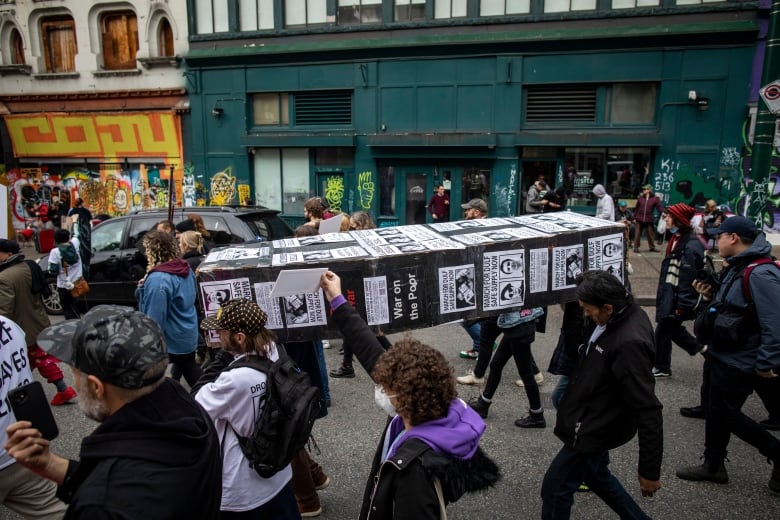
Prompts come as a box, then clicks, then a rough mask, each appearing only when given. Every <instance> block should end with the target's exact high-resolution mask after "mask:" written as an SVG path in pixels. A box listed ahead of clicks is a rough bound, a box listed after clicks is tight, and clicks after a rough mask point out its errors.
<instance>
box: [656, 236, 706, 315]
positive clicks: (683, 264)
mask: <svg viewBox="0 0 780 520" xmlns="http://www.w3.org/2000/svg"><path fill="white" fill-rule="evenodd" d="M675 239H676V240H677V244H676V245H675V246H674V249H673V250H672V251H670V252H669V253H667V255H666V257H664V259H663V261H662V262H661V273H660V275H659V278H658V291H657V293H656V297H655V300H656V307H655V321H656V322H661V321H663V320H666V319H669V318H672V319H691V318H693V313H694V309H695V308H696V305H697V304H698V303H699V293H698V292H696V289H694V288H693V281H694V279H695V278H696V273H698V272H699V271H700V270H701V269H702V268H703V267H704V246H703V245H702V244H701V242H700V241H699V239H698V238H696V236H694V234H693V233H683V234H681V235H679V237H675V238H673V239H672V240H675Z"/></svg>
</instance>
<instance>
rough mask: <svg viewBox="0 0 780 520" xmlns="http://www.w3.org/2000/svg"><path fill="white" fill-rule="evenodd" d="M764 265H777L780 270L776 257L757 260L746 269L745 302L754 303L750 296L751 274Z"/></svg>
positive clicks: (763, 257)
mask: <svg viewBox="0 0 780 520" xmlns="http://www.w3.org/2000/svg"><path fill="white" fill-rule="evenodd" d="M763 264H775V267H777V268H778V269H780V260H776V259H775V258H774V257H769V256H762V257H761V258H757V259H755V260H754V261H752V262H750V263H749V264H748V265H747V267H745V271H744V272H743V273H742V294H743V295H744V296H745V300H747V302H748V303H751V302H752V301H753V297H752V296H751V295H750V273H752V272H753V269H755V268H756V267H758V266H759V265H763Z"/></svg>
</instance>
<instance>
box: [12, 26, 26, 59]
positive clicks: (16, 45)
mask: <svg viewBox="0 0 780 520" xmlns="http://www.w3.org/2000/svg"><path fill="white" fill-rule="evenodd" d="M11 64H12V65H24V41H23V40H22V35H21V33H20V32H19V30H18V29H14V30H12V31H11Z"/></svg>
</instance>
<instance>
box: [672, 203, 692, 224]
mask: <svg viewBox="0 0 780 520" xmlns="http://www.w3.org/2000/svg"><path fill="white" fill-rule="evenodd" d="M666 211H667V213H669V214H670V215H671V216H672V217H673V218H674V220H676V221H677V223H678V224H679V225H680V226H681V227H686V228H689V227H691V219H692V218H693V216H694V215H695V214H696V209H695V208H694V207H693V206H689V205H687V204H685V203H684V202H680V203H679V204H674V205H673V206H669V207H667V208H666Z"/></svg>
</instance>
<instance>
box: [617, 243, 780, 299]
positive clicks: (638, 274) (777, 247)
mask: <svg viewBox="0 0 780 520" xmlns="http://www.w3.org/2000/svg"><path fill="white" fill-rule="evenodd" d="M767 240H769V242H770V243H771V244H772V255H773V256H775V257H777V258H780V234H778V233H770V234H767ZM656 247H657V248H658V252H657V253H651V252H649V251H648V250H647V242H646V241H645V240H643V241H642V247H641V248H640V251H639V253H634V252H633V249H632V248H629V253H628V259H629V261H630V262H631V265H632V267H633V268H634V274H632V275H629V277H628V279H629V281H630V282H631V288H632V290H633V292H634V300H635V301H636V302H637V303H638V304H639V305H642V306H644V307H654V306H655V294H656V290H657V289H658V276H659V274H660V272H661V261H662V260H663V259H664V256H665V255H666V242H664V243H663V244H656ZM714 259H715V260H716V262H715V267H716V269H719V268H720V263H719V262H718V260H720V257H718V256H717V255H715V256H714Z"/></svg>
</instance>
